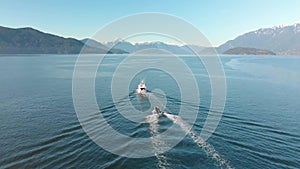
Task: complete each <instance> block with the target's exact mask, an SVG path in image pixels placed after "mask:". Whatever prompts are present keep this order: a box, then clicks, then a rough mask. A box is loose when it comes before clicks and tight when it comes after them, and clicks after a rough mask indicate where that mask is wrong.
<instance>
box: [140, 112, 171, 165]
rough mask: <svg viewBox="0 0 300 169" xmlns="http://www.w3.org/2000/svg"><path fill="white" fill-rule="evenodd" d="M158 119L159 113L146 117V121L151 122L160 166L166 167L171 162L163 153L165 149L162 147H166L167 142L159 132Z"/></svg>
mask: <svg viewBox="0 0 300 169" xmlns="http://www.w3.org/2000/svg"><path fill="white" fill-rule="evenodd" d="M158 119H159V115H158V114H154V113H153V114H152V115H149V116H147V117H146V121H147V122H148V123H149V124H150V131H151V134H152V137H151V141H152V144H153V148H154V154H155V156H156V158H157V160H158V164H157V166H158V168H163V169H165V168H166V167H167V166H170V165H169V163H168V162H167V159H166V157H165V156H164V155H163V154H162V153H163V149H162V147H165V146H166V144H165V142H164V141H162V139H160V137H159V132H158V127H159V124H158Z"/></svg>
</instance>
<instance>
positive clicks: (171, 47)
mask: <svg viewBox="0 0 300 169" xmlns="http://www.w3.org/2000/svg"><path fill="white" fill-rule="evenodd" d="M103 44H104V45H106V46H108V47H110V48H117V49H121V50H124V51H127V52H129V53H133V52H137V51H142V50H145V49H160V50H164V51H168V52H170V53H173V54H192V51H191V49H192V50H194V51H195V52H199V51H201V50H203V49H204V47H200V46H196V45H176V44H167V43H163V42H159V41H157V42H140V43H135V44H132V43H130V42H127V41H125V40H121V39H117V40H115V41H112V42H104V43H103Z"/></svg>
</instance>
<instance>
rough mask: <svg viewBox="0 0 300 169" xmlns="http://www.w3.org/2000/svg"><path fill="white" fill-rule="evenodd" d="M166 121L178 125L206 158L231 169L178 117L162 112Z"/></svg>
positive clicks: (209, 145)
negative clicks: (202, 151) (168, 120)
mask: <svg viewBox="0 0 300 169" xmlns="http://www.w3.org/2000/svg"><path fill="white" fill-rule="evenodd" d="M163 114H164V115H165V116H166V117H167V118H168V119H170V120H172V121H173V123H175V124H177V125H179V126H180V127H181V128H182V130H183V131H184V132H185V133H186V134H187V135H189V136H190V137H191V138H192V139H193V141H194V142H195V143H196V144H197V145H198V146H199V147H200V148H202V150H204V152H205V153H206V155H207V156H208V157H210V158H211V159H213V160H214V162H215V163H216V165H217V166H219V167H221V168H226V169H233V167H232V166H230V165H229V161H227V160H226V159H224V158H222V157H221V156H220V154H219V153H218V152H217V151H216V150H215V149H214V147H213V146H212V145H211V144H209V143H208V142H206V141H204V140H203V139H202V138H201V137H200V136H199V135H197V134H196V133H195V132H194V131H192V130H189V129H191V125H189V124H188V123H186V122H185V121H184V120H183V119H182V118H181V117H180V116H177V115H173V114H169V113H166V112H164V113H163Z"/></svg>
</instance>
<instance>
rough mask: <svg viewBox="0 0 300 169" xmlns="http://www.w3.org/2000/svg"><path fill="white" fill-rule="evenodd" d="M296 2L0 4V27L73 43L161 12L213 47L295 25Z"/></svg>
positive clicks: (65, 0)
mask: <svg viewBox="0 0 300 169" xmlns="http://www.w3.org/2000/svg"><path fill="white" fill-rule="evenodd" d="M299 8H300V1H299V0H285V1H282V0H248V1H246V0H194V1H192V0H190V1H188V0H185V1H183V0H151V1H146V0H127V1H125V0H103V1H101V0H89V1H88V0H86V1H84V0H56V1H54V0H40V1H39V0H0V25H1V26H7V27H25V26H26V27H33V28H36V29H39V30H42V31H44V32H49V33H54V34H57V35H61V36H64V37H75V38H78V39H82V38H86V37H90V36H92V35H93V34H94V33H95V32H96V31H98V30H99V29H101V28H102V27H103V26H105V25H106V24H108V23H110V22H111V21H113V20H115V19H118V18H120V17H124V16H128V15H132V14H136V13H141V12H162V13H167V14H172V15H175V16H178V17H180V18H182V19H185V20H186V21H187V22H190V23H191V24H193V25H194V26H196V27H197V28H198V29H199V30H200V31H201V32H202V33H203V34H204V35H205V36H206V37H207V38H208V39H209V40H210V41H211V43H212V44H213V45H219V44H221V43H224V42H225V41H227V40H230V39H233V38H235V37H236V36H238V35H240V34H243V33H246V32H248V31H251V30H256V29H258V28H263V27H272V26H275V25H281V24H293V23H295V22H297V21H300V10H299Z"/></svg>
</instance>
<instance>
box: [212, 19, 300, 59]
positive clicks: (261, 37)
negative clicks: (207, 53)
mask: <svg viewBox="0 0 300 169" xmlns="http://www.w3.org/2000/svg"><path fill="white" fill-rule="evenodd" d="M236 47H247V48H258V49H265V50H270V51H273V52H275V53H277V54H281V55H300V23H295V24H293V25H281V26H275V27H272V28H262V29H258V30H256V31H251V32H248V33H245V34H243V35H240V36H238V37H237V38H235V39H233V40H229V41H227V42H226V43H224V44H222V45H220V46H219V47H218V48H217V50H218V51H219V52H220V53H223V52H225V51H227V50H229V49H232V48H236Z"/></svg>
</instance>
